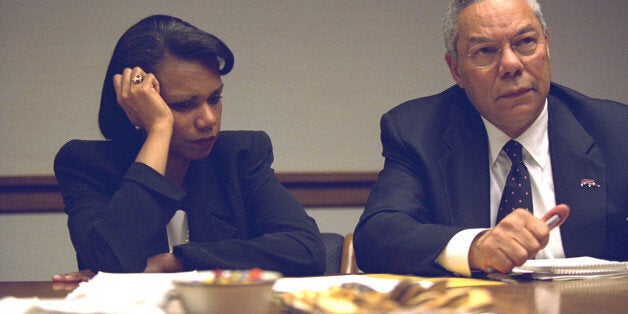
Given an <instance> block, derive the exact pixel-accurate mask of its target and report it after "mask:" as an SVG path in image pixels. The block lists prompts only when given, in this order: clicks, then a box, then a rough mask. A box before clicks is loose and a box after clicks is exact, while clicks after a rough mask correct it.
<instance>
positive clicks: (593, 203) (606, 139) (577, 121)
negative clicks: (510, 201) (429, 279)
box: [354, 83, 628, 275]
mask: <svg viewBox="0 0 628 314" xmlns="http://www.w3.org/2000/svg"><path fill="white" fill-rule="evenodd" d="M548 104H549V105H548V106H549V129H548V134H549V135H548V136H549V149H550V156H551V162H552V170H553V176H554V188H555V195H556V203H557V204H560V203H566V204H568V205H569V206H570V207H571V213H570V215H569V217H568V218H567V221H566V222H565V223H564V224H563V225H562V226H561V227H560V228H561V236H562V241H563V246H564V250H565V254H566V256H567V257H572V256H593V257H598V258H607V259H612V260H626V259H627V254H628V250H627V245H626V243H628V221H627V220H626V219H627V218H628V215H627V210H626V208H627V207H628V199H627V196H628V162H626V159H627V157H628V141H627V138H628V107H627V106H625V105H623V104H620V103H616V102H612V101H606V100H599V99H592V98H588V97H586V96H584V95H581V94H579V93H576V92H575V91H573V90H570V89H567V88H565V87H562V86H559V85H557V84H554V83H552V86H551V88H550V94H549V96H548ZM381 129H382V136H381V137H382V138H381V140H382V144H383V156H384V157H385V164H384V169H383V170H382V171H381V172H380V174H379V178H378V181H377V183H376V184H375V185H374V186H373V189H372V191H371V194H370V196H369V198H368V201H367V204H366V208H365V211H364V213H363V215H362V216H361V218H360V221H359V223H358V225H357V226H356V229H355V234H354V241H355V242H354V247H355V250H356V260H357V263H358V266H359V267H360V269H362V270H364V271H367V272H393V273H404V274H408V273H411V274H424V275H443V274H447V273H446V272H445V271H444V270H443V269H442V268H441V267H439V266H438V265H436V263H435V262H434V260H435V259H436V257H437V256H438V254H440V252H441V251H442V250H443V249H444V247H445V246H446V245H447V243H448V241H449V240H450V239H451V238H452V236H453V235H455V234H456V233H457V232H459V231H461V230H463V229H468V228H487V227H490V204H489V202H490V200H489V198H490V196H489V191H490V187H489V176H490V174H489V161H488V158H489V157H488V137H487V134H486V130H485V128H484V124H483V123H482V120H481V117H480V115H479V113H478V112H477V111H476V110H475V108H474V107H473V106H472V105H471V103H470V102H469V100H468V98H467V96H466V94H465V92H464V90H462V89H460V88H459V87H457V86H454V87H452V88H449V89H448V90H446V91H444V92H442V93H440V94H438V95H434V96H430V97H426V98H421V99H415V100H412V101H408V102H406V103H404V104H402V105H400V106H398V107H396V108H394V109H392V110H391V111H389V112H388V113H386V114H385V115H383V116H382V119H381ZM582 179H594V180H595V182H596V183H597V184H598V185H599V187H598V186H594V187H589V186H587V185H585V186H581V185H580V182H581V180H582Z"/></svg>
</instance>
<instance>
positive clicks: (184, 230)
mask: <svg viewBox="0 0 628 314" xmlns="http://www.w3.org/2000/svg"><path fill="white" fill-rule="evenodd" d="M166 231H167V232H168V249H169V252H170V253H172V247H174V246H175V245H179V244H184V243H188V242H189V241H190V236H189V232H188V217H187V215H186V213H185V212H184V211H182V210H180V209H179V210H177V211H176V212H175V213H174V216H172V219H170V222H169V223H168V225H167V226H166Z"/></svg>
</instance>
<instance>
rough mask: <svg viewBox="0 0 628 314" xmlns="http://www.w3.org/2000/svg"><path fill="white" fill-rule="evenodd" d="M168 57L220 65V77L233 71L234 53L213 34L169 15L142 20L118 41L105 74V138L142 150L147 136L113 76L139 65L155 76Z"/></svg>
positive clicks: (102, 116) (102, 114) (102, 109)
mask: <svg viewBox="0 0 628 314" xmlns="http://www.w3.org/2000/svg"><path fill="white" fill-rule="evenodd" d="M168 57H178V58H181V59H184V60H194V61H200V62H203V63H204V64H209V65H217V67H218V71H219V73H220V75H225V74H227V73H229V71H231V69H232V68H233V53H232V52H231V50H230V49H229V47H227V45H225V43H223V42H222V41H221V40H220V39H218V38H216V37H215V36H214V35H212V34H209V33H207V32H204V31H202V30H200V29H198V28H196V27H194V26H192V25H190V24H189V23H187V22H185V21H183V20H181V19H178V18H176V17H172V16H167V15H153V16H149V17H147V18H145V19H143V20H141V21H139V22H138V23H137V24H135V25H133V26H131V28H129V29H128V30H127V31H126V32H125V33H124V34H123V35H122V37H120V39H119V40H118V43H117V44H116V47H115V49H114V51H113V55H112V57H111V61H110V62H109V67H108V68H107V75H105V81H104V83H103V88H102V95H101V98H100V111H99V113H98V126H99V127H100V132H101V133H102V134H103V136H104V137H105V138H106V139H109V140H111V141H112V142H114V143H117V144H119V145H122V146H124V147H125V148H129V149H133V148H135V149H139V147H140V146H141V145H142V143H143V142H144V140H145V134H144V133H143V132H140V131H137V130H135V128H134V126H133V125H132V124H131V122H130V121H129V119H128V117H127V116H126V113H125V112H124V110H122V108H121V107H120V105H118V102H117V99H116V92H115V90H114V87H113V76H114V75H115V74H119V73H122V71H123V70H124V69H125V68H133V67H136V66H138V67H141V68H142V69H143V70H144V72H146V73H155V72H157V70H158V68H159V66H160V64H161V62H162V61H163V60H164V59H165V58H168Z"/></svg>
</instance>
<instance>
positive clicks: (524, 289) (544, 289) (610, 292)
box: [0, 277, 628, 313]
mask: <svg viewBox="0 0 628 314" xmlns="http://www.w3.org/2000/svg"><path fill="white" fill-rule="evenodd" d="M77 286H78V285H77V284H58V283H53V282H51V281H12V282H0V298H2V297H6V296H13V297H18V298H31V297H38V298H64V297H65V296H66V295H67V294H68V293H70V292H71V291H72V290H73V289H75V288H76V287H77ZM486 289H488V290H489V291H490V292H491V294H492V296H493V297H494V300H495V302H494V305H492V306H491V307H490V308H488V309H487V312H490V313H625V312H626V311H627V309H628V277H623V278H598V279H584V280H570V281H526V282H515V283H505V284H504V285H496V286H495V285H493V286H486Z"/></svg>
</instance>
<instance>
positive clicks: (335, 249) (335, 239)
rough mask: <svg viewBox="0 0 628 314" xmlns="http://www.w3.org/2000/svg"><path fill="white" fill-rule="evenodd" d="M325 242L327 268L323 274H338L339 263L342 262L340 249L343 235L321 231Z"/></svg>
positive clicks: (341, 248)
mask: <svg viewBox="0 0 628 314" xmlns="http://www.w3.org/2000/svg"><path fill="white" fill-rule="evenodd" d="M321 237H322V238H323V243H324V244H325V254H326V256H327V269H326V270H325V275H330V274H340V264H341V263H342V250H343V244H344V239H345V238H344V237H343V236H342V235H340V234H337V233H325V232H324V233H321Z"/></svg>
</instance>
